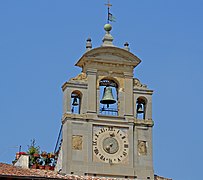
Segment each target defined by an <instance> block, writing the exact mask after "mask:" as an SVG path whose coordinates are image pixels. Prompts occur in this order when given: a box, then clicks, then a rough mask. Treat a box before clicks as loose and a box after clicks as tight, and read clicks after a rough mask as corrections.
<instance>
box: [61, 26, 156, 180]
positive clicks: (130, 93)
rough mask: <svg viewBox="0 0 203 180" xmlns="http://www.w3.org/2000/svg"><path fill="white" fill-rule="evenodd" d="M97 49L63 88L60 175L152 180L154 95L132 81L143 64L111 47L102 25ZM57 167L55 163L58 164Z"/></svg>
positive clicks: (88, 48)
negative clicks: (99, 45) (101, 38)
mask: <svg viewBox="0 0 203 180" xmlns="http://www.w3.org/2000/svg"><path fill="white" fill-rule="evenodd" d="M104 29H105V31H106V33H105V35H104V38H103V43H102V45H101V47H97V48H92V43H91V39H90V38H88V39H87V43H86V52H85V53H84V54H83V55H82V57H81V58H80V59H79V60H78V62H77V63H76V66H78V67H80V68H81V73H80V74H78V75H77V76H76V77H74V78H71V79H69V80H68V81H67V82H65V83H64V84H63V86H62V90H63V117H62V134H63V136H62V144H61V149H60V152H59V156H60V159H61V164H60V168H61V170H62V172H63V173H66V174H76V175H82V176H86V175H89V176H98V177H113V178H127V179H154V171H153V161H152V127H153V124H154V122H153V120H152V93H153V91H152V90H150V89H148V88H147V86H146V85H144V84H142V83H141V82H140V81H139V80H138V79H137V78H134V77H133V71H134V68H136V66H137V65H139V63H141V60H140V59H139V58H138V57H137V56H135V55H134V54H133V53H131V52H130V51H129V44H128V43H125V45H124V48H118V47H116V46H114V45H113V37H112V35H111V33H110V32H111V29H112V26H111V25H110V24H106V25H105V26H104ZM58 168H59V165H58Z"/></svg>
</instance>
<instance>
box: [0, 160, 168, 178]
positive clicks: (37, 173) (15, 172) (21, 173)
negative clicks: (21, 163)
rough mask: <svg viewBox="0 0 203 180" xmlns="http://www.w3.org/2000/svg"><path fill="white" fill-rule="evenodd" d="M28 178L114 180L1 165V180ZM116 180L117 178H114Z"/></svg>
mask: <svg viewBox="0 0 203 180" xmlns="http://www.w3.org/2000/svg"><path fill="white" fill-rule="evenodd" d="M6 176H7V177H12V176H13V177H27V178H29V177H30V179H31V178H32V177H33V178H40V179H69V180H112V179H110V178H98V177H87V176H85V177H83V176H76V175H61V174H59V173H57V172H54V171H48V170H40V169H23V168H20V167H16V166H13V165H10V164H4V163H0V178H1V177H6ZM114 179H115V178H114ZM155 180H171V179H167V178H162V177H159V176H156V175H155Z"/></svg>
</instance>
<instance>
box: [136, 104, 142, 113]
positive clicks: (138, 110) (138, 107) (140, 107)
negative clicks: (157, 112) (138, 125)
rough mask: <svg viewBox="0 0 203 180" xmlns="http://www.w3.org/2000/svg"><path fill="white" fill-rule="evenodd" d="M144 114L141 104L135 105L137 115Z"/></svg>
mask: <svg viewBox="0 0 203 180" xmlns="http://www.w3.org/2000/svg"><path fill="white" fill-rule="evenodd" d="M141 113H144V110H143V105H142V104H141V103H138V104H137V114H141Z"/></svg>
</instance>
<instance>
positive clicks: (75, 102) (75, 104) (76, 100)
mask: <svg viewBox="0 0 203 180" xmlns="http://www.w3.org/2000/svg"><path fill="white" fill-rule="evenodd" d="M78 105H79V104H78V98H77V97H74V99H73V103H72V106H78Z"/></svg>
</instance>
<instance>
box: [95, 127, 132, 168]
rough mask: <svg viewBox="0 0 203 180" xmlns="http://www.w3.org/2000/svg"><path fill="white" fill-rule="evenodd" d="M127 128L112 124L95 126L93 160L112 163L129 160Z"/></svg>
mask: <svg viewBox="0 0 203 180" xmlns="http://www.w3.org/2000/svg"><path fill="white" fill-rule="evenodd" d="M127 130H128V129H127V128H118V127H112V126H94V129H93V141H92V147H93V160H94V161H97V162H104V163H110V164H117V163H125V162H127V159H128V151H129V142H128V133H127Z"/></svg>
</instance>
